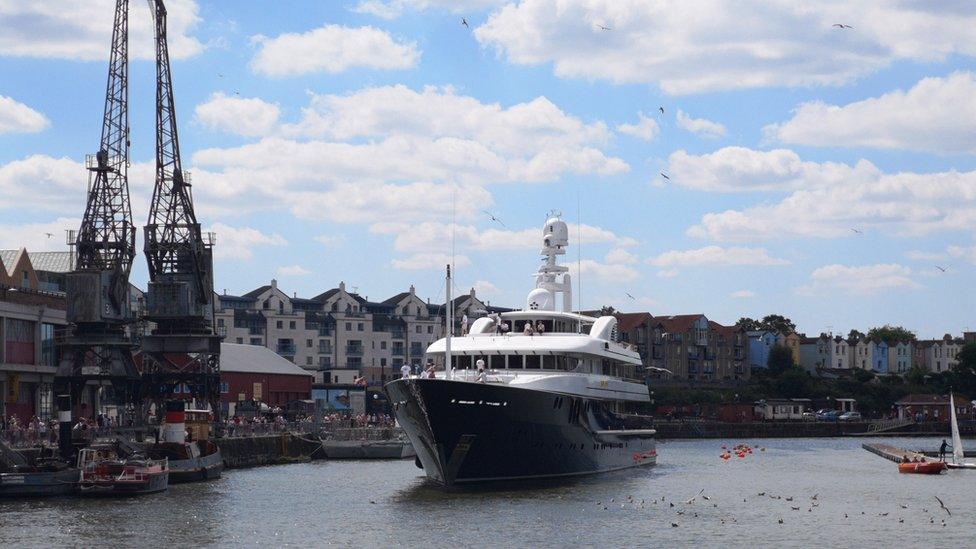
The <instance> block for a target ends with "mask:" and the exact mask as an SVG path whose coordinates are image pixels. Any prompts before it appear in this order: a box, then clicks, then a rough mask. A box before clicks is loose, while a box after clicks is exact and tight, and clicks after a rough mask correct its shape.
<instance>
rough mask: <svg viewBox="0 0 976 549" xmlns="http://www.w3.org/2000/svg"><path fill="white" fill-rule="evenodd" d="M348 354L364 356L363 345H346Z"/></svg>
mask: <svg viewBox="0 0 976 549" xmlns="http://www.w3.org/2000/svg"><path fill="white" fill-rule="evenodd" d="M346 356H363V346H362V345H346Z"/></svg>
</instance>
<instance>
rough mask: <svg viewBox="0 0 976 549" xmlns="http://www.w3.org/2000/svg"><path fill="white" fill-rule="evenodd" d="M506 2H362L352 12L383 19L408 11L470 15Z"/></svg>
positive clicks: (438, 0)
mask: <svg viewBox="0 0 976 549" xmlns="http://www.w3.org/2000/svg"><path fill="white" fill-rule="evenodd" d="M505 1H506V0H360V2H359V3H358V4H356V6H355V7H353V8H352V11H354V12H356V13H367V14H370V15H375V16H376V17H382V18H383V19H396V18H397V17H400V15H402V14H403V12H404V11H406V10H408V9H409V10H416V11H423V10H427V9H445V10H450V11H452V12H454V13H470V12H473V11H478V10H483V9H486V8H490V7H494V6H500V5H502V4H504V3H505Z"/></svg>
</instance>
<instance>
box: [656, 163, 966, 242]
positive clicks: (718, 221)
mask: <svg viewBox="0 0 976 549" xmlns="http://www.w3.org/2000/svg"><path fill="white" fill-rule="evenodd" d="M679 153H680V154H679ZM675 155H679V156H677V157H676V156H675ZM675 155H672V162H673V163H674V166H673V168H672V170H674V171H675V172H677V173H679V174H681V175H680V176H678V177H674V176H673V180H675V181H677V182H678V183H679V184H682V185H685V186H689V187H693V188H701V189H705V190H745V189H748V190H755V189H765V190H792V189H796V190H794V191H793V192H792V193H790V194H789V195H788V196H786V197H785V198H783V199H782V200H781V201H779V202H774V203H763V204H760V205H756V206H752V207H748V208H745V209H741V210H726V211H724V212H718V213H708V214H705V215H704V216H702V218H701V221H700V222H699V224H697V225H695V226H693V227H691V228H689V229H688V231H687V234H689V235H691V236H696V237H702V238H709V239H712V240H718V241H746V240H753V239H763V238H792V237H797V236H812V237H821V238H838V237H841V236H851V235H852V234H853V233H852V231H851V228H859V230H864V229H865V228H866V229H880V230H883V231H884V232H887V233H890V234H895V235H920V234H926V233H931V232H935V231H944V230H965V229H969V228H971V227H972V226H973V224H974V223H976V171H971V172H957V171H946V172H938V173H924V174H923V173H910V172H903V173H892V174H888V173H884V172H882V171H881V170H880V169H878V167H876V166H875V165H874V164H872V163H870V162H868V161H866V160H860V161H858V162H857V164H856V165H854V166H850V165H847V164H839V163H833V162H822V163H817V162H805V161H801V160H800V158H799V157H798V156H797V155H796V153H793V152H792V151H787V150H777V151H769V152H765V153H764V152H760V151H752V150H749V149H741V148H738V147H736V148H726V149H721V150H719V151H716V152H715V153H712V154H711V155H703V156H690V155H687V154H685V153H684V152H683V151H679V152H678V153H675Z"/></svg>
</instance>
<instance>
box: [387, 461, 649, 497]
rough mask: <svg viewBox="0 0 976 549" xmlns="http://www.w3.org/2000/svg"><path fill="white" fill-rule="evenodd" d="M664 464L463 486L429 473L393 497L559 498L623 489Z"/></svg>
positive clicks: (643, 479) (647, 477)
mask: <svg viewBox="0 0 976 549" xmlns="http://www.w3.org/2000/svg"><path fill="white" fill-rule="evenodd" d="M660 469H661V467H660V466H654V467H637V468H630V469H624V470H620V471H611V472H608V473H596V474H592V475H586V476H577V477H565V478H554V479H528V480H519V481H497V482H484V483H477V484H465V485H460V486H453V487H445V486H443V485H441V484H439V483H436V482H434V481H432V480H430V479H428V478H426V477H420V478H418V479H417V480H416V482H414V483H413V484H411V485H410V486H406V487H404V488H402V489H400V490H398V491H396V492H394V493H393V494H392V495H391V497H390V499H391V501H393V502H395V503H417V502H438V501H455V500H459V501H464V500H483V499H485V498H489V499H498V500H505V499H509V500H515V499H535V500H545V499H558V498H561V497H563V496H565V495H567V494H570V493H578V492H580V491H585V490H586V488H587V487H591V486H599V487H601V489H603V490H607V489H609V490H614V489H615V488H619V489H623V488H627V487H630V486H631V485H633V483H634V482H635V481H639V482H643V481H646V480H648V479H651V478H653V477H655V476H658V475H660V474H663V471H661V470H660Z"/></svg>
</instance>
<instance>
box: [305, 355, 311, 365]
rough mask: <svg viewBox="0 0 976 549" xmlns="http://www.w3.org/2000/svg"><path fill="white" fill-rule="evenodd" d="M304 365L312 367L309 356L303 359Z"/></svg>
mask: <svg viewBox="0 0 976 549" xmlns="http://www.w3.org/2000/svg"><path fill="white" fill-rule="evenodd" d="M305 364H307V365H309V366H311V365H312V357H310V356H307V357H305Z"/></svg>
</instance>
